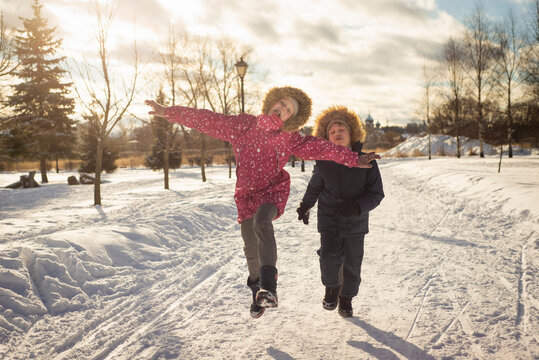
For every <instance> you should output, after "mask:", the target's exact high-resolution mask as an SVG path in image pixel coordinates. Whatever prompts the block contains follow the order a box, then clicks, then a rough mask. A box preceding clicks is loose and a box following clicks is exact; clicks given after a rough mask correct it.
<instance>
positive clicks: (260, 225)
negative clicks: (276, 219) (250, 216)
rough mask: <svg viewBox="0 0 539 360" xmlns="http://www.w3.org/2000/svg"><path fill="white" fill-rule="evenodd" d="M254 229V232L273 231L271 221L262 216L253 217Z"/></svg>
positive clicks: (264, 232)
mask: <svg viewBox="0 0 539 360" xmlns="http://www.w3.org/2000/svg"><path fill="white" fill-rule="evenodd" d="M254 230H255V234H257V235H259V234H261V233H262V234H266V233H268V232H271V231H273V223H272V221H271V220H270V219H268V218H264V217H262V216H261V217H259V218H258V217H255V222H254Z"/></svg>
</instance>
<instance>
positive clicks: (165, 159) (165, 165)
mask: <svg viewBox="0 0 539 360" xmlns="http://www.w3.org/2000/svg"><path fill="white" fill-rule="evenodd" d="M169 142H170V136H169V133H168V129H166V130H165V153H164V154H163V172H164V173H165V189H166V190H168V189H169V187H168V168H169V164H168V160H169V151H168V150H169V147H170V145H169Z"/></svg>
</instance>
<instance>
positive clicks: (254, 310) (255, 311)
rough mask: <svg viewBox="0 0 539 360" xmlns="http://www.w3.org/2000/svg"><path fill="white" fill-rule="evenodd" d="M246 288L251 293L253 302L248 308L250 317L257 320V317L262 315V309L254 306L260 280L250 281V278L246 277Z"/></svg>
mask: <svg viewBox="0 0 539 360" xmlns="http://www.w3.org/2000/svg"><path fill="white" fill-rule="evenodd" d="M247 286H248V287H249V289H251V291H252V292H253V302H252V303H251V308H250V312H251V317H253V318H255V319H258V318H259V317H261V316H262V314H264V308H263V307H262V306H258V305H257V304H256V294H257V293H258V290H260V280H259V279H256V280H254V281H251V278H250V277H249V276H248V277H247Z"/></svg>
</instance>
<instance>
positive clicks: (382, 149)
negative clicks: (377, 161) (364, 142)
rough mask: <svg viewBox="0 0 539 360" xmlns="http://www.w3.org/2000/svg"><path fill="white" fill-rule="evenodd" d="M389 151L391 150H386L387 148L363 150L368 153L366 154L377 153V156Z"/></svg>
mask: <svg viewBox="0 0 539 360" xmlns="http://www.w3.org/2000/svg"><path fill="white" fill-rule="evenodd" d="M388 150H389V149H386V148H376V149H363V151H364V152H366V153H370V152H375V153H377V154H380V153H383V152H386V151H388Z"/></svg>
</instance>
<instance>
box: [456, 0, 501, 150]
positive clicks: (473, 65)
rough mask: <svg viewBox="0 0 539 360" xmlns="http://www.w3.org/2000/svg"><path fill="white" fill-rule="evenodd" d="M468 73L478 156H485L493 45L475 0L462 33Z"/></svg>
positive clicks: (481, 6)
mask: <svg viewBox="0 0 539 360" xmlns="http://www.w3.org/2000/svg"><path fill="white" fill-rule="evenodd" d="M464 39H465V44H466V47H465V48H466V58H467V62H468V69H469V72H468V75H469V78H470V79H471V81H472V83H473V85H474V88H475V96H476V101H477V116H478V119H477V121H478V123H479V156H480V157H485V152H484V150H483V136H484V131H485V128H486V125H485V114H484V103H485V101H486V99H487V98H488V96H489V93H490V91H491V90H492V89H493V77H494V74H495V72H494V65H495V63H496V61H495V52H494V50H495V46H494V44H493V42H492V30H491V25H490V23H489V22H488V21H487V19H486V14H485V11H484V10H483V5H482V2H481V1H477V2H476V4H475V7H474V10H473V14H472V16H471V17H470V18H469V19H468V20H467V29H466V31H465V34H464Z"/></svg>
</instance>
